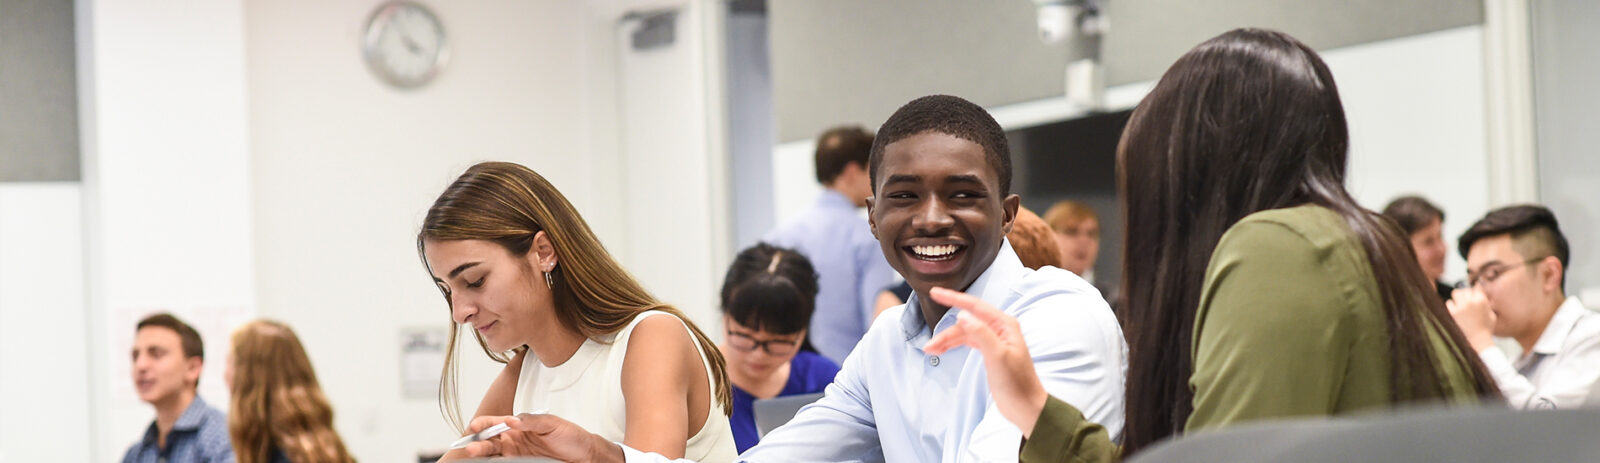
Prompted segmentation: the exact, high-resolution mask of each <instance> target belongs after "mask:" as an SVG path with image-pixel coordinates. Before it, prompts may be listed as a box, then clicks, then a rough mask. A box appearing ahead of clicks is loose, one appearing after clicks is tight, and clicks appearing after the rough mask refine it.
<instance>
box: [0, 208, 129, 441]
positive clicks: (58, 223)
mask: <svg viewBox="0 0 1600 463" xmlns="http://www.w3.org/2000/svg"><path fill="white" fill-rule="evenodd" d="M81 204H82V187H81V185H79V184H78V183H77V182H70V183H66V182H63V183H0V378H5V380H4V381H0V397H6V398H8V399H7V400H0V463H6V462H19V463H20V462H29V461H91V460H93V458H91V457H90V455H91V453H90V447H88V446H84V445H69V444H68V443H69V442H78V441H80V440H81V439H79V438H74V437H67V436H71V435H73V434H74V433H71V432H68V433H66V434H63V430H72V429H80V428H81V427H82V426H83V423H89V422H91V419H92V417H91V415H90V413H89V403H88V401H87V400H85V399H86V398H87V397H89V388H90V383H89V362H88V361H87V359H88V357H89V347H88V343H89V333H88V325H87V323H86V319H85V316H86V314H87V311H86V310H85V307H84V303H85V302H86V301H85V300H84V298H83V234H82V232H81V231H82V230H83V215H82V214H83V208H82V206H81ZM40 346H48V347H47V348H43V349H41V348H40ZM42 372H48V373H47V374H41V373H42ZM109 459H110V457H106V458H101V460H109Z"/></svg>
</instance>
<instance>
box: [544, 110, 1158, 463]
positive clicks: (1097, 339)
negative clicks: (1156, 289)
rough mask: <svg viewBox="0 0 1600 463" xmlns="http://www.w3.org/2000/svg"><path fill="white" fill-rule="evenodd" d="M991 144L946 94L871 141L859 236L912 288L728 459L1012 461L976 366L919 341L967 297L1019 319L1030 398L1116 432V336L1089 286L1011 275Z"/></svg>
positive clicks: (1046, 272) (1005, 213) (965, 355)
mask: <svg viewBox="0 0 1600 463" xmlns="http://www.w3.org/2000/svg"><path fill="white" fill-rule="evenodd" d="M1009 156H1010V153H1009V148H1008V147H1007V145H1006V138H1005V132H1003V131H1002V130H1001V129H1000V126H999V124H997V123H995V121H994V118H992V117H990V116H989V114H988V113H987V112H985V111H984V110H983V108H981V107H978V106H977V105H974V104H972V103H971V102H968V101H966V100H962V99H960V98H956V97H952V96H944V95H935V96H928V97H923V98H918V99H916V100H914V101H912V102H910V103H907V104H906V105H905V106H903V107H901V108H900V109H899V110H898V111H896V112H895V113H894V115H893V116H890V117H889V120H888V121H887V122H885V123H884V125H883V127H882V128H880V129H879V131H878V138H877V140H876V141H875V143H874V144H873V149H872V157H871V162H870V166H871V177H872V181H873V191H874V193H875V197H874V199H873V200H872V201H870V202H869V205H868V209H869V216H870V219H869V220H870V223H871V226H872V231H873V234H874V235H875V236H876V237H877V239H878V241H879V243H880V248H881V249H882V250H883V254H884V256H885V257H887V259H888V261H889V263H890V265H892V266H893V267H894V268H895V270H898V271H899V272H900V273H901V274H902V275H904V276H905V278H906V280H907V281H909V282H911V286H912V288H913V289H914V290H915V291H914V293H913V294H912V296H911V298H910V300H909V301H907V302H906V303H905V304H904V305H901V306H898V307H893V308H890V309H887V310H886V311H884V312H883V314H882V315H880V316H879V317H878V318H877V320H876V321H874V322H873V324H872V327H871V328H870V329H869V330H868V331H867V334H866V336H865V337H864V338H863V339H862V340H861V343H860V344H859V345H857V346H856V349H855V351H854V352H853V353H851V354H850V357H849V358H848V359H846V360H845V363H844V365H843V369H842V370H840V372H839V374H838V376H837V377H836V378H835V380H834V382H833V384H831V385H829V386H828V387H827V390H826V395H825V396H824V397H823V398H822V399H820V400H818V401H817V402H816V403H813V404H811V405H810V406H807V407H806V408H804V409H802V410H800V412H799V413H798V414H796V415H795V417H794V419H793V420H791V421H789V423H788V424H786V425H784V426H783V427H780V428H778V429H776V430H773V431H772V432H771V433H769V434H767V435H766V436H764V437H762V439H761V442H760V443H759V444H756V446H755V447H753V448H751V449H750V450H749V451H747V452H745V453H744V454H743V455H741V456H740V457H739V461H751V462H787V461H796V462H802V461H803V462H826V461H894V462H900V461H917V462H937V461H944V462H956V461H960V462H968V461H1006V462H1015V461H1017V457H1018V451H1019V450H1020V447H1021V443H1022V431H1021V430H1019V429H1017V427H1016V426H1015V425H1012V424H1011V423H1010V422H1009V421H1007V420H1006V418H1005V417H1004V416H1002V415H1001V413H1000V412H999V411H998V410H997V409H996V408H995V404H994V401H993V400H992V398H991V396H990V393H989V389H988V383H987V379H986V376H985V370H984V366H983V356H982V355H981V354H980V353H977V352H974V351H972V350H971V349H968V348H965V347H962V348H955V349H952V350H950V351H948V352H945V353H944V354H943V355H930V354H928V353H926V352H924V351H923V345H924V344H926V343H927V342H928V340H929V339H930V338H931V337H932V335H933V334H934V333H936V332H940V331H943V330H946V329H949V328H950V327H951V326H952V325H954V324H955V323H956V320H957V314H958V313H959V310H958V309H951V308H948V307H945V306H941V305H939V304H936V303H934V302H933V301H932V300H931V299H929V298H928V294H929V291H930V290H932V289H933V288H936V287H942V288H950V289H956V290H961V291H965V292H967V293H969V294H972V295H976V296H978V297H979V298H981V299H983V300H984V301H986V302H988V303H990V304H992V305H994V306H996V307H999V308H1000V310H1002V311H1004V312H1006V313H1008V314H1011V315H1012V316H1014V317H1016V318H1017V319H1019V320H1021V326H1022V327H1023V328H1022V330H1023V335H1024V337H1025V338H1026V339H1027V344H1028V351H1029V352H1030V353H1031V355H1032V361H1033V365H1034V367H1035V369H1036V372H1037V374H1038V375H1039V378H1040V380H1041V382H1042V383H1043V384H1044V388H1045V389H1046V390H1047V391H1048V392H1049V394H1050V395H1054V396H1056V397H1060V398H1063V399H1064V400H1065V401H1067V402H1069V403H1071V404H1072V405H1073V406H1075V407H1079V409H1080V410H1083V412H1084V414H1085V415H1086V416H1087V417H1088V418H1089V419H1090V420H1092V421H1095V422H1098V423H1101V424H1103V425H1104V426H1105V427H1106V428H1107V430H1108V431H1109V432H1110V434H1111V435H1112V436H1117V435H1119V434H1120V431H1121V429H1122V416H1123V413H1122V405H1123V404H1122V402H1123V400H1122V397H1123V373H1124V369H1125V368H1126V362H1125V361H1124V358H1125V351H1126V347H1125V345H1124V343H1123V338H1122V331H1121V329H1120V328H1119V327H1118V325H1117V322H1116V319H1115V317H1114V316H1113V315H1112V313H1111V309H1110V308H1109V307H1108V306H1107V305H1106V302H1105V300H1104V299H1101V298H1100V296H1099V293H1098V292H1097V291H1095V289H1094V287H1093V286H1091V285H1089V283H1088V282H1085V281H1084V280H1083V279H1081V278H1079V277H1077V276H1076V275H1073V274H1072V273H1071V272H1067V271H1065V270H1061V269H1057V268H1050V267H1047V268H1045V269H1043V270H1039V271H1034V270H1030V269H1028V268H1027V267H1024V266H1023V265H1022V262H1021V261H1019V260H1018V259H1017V255H1016V253H1015V252H1014V251H1012V249H1011V246H1010V244H1008V243H1007V242H1006V240H1005V235H1006V232H1007V231H1009V229H1010V228H1011V223H1012V220H1013V219H1014V218H1015V217H1016V212H1017V207H1018V205H1019V203H1020V202H1021V200H1020V198H1018V197H1017V195H1014V194H1011V193H1010V187H1011V185H1010V183H1011V162H1010V158H1009ZM516 426H518V427H520V428H522V429H524V430H528V431H532V432H533V433H534V434H539V435H543V436H547V442H545V443H544V444H543V445H544V447H543V448H544V449H545V450H543V451H542V452H541V453H545V454H547V455H546V456H553V457H557V458H559V459H563V460H568V461H617V460H622V459H626V460H627V461H634V462H645V461H666V459H665V458H663V457H661V456H660V455H657V454H647V453H641V452H638V451H634V450H633V449H630V448H628V447H626V446H621V445H618V444H614V443H610V442H605V441H603V440H601V439H599V438H598V437H596V436H594V435H592V434H588V433H584V432H579V431H581V430H576V429H575V428H574V427H573V426H571V425H570V423H566V422H564V421H563V420H561V419H560V418H558V417H552V416H548V415H541V416H531V415H524V416H523V417H522V420H521V421H520V422H518V423H517V424H516Z"/></svg>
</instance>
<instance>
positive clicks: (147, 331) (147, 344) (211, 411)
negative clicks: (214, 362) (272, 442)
mask: <svg viewBox="0 0 1600 463" xmlns="http://www.w3.org/2000/svg"><path fill="white" fill-rule="evenodd" d="M204 365H205V345H204V344H202V343H201V342H200V333H198V332H196V331H195V330H194V328H193V327H190V326H189V324H188V323H184V322H183V321H182V320H179V319H178V318H177V317H174V316H172V315H168V314H164V313H163V314H156V315H151V316H149V317H146V318H145V319H144V320H140V321H139V326H138V331H137V334H136V335H135V337H134V343H133V384H134V387H135V389H136V390H137V391H138V392H139V400H143V401H144V402H145V403H148V404H150V405H152V406H154V407H155V408H156V420H155V422H153V423H150V427H149V428H148V429H146V430H145V433H144V437H143V438H141V439H140V440H139V441H138V442H135V443H134V444H133V447H130V448H129V449H128V453H127V454H126V455H124V456H123V457H122V461H123V463H145V462H157V461H162V462H174V463H176V462H232V461H233V443H232V442H231V441H230V440H229V439H228V419H227V418H226V417H224V416H223V415H222V412H220V411H217V409H215V408H211V407H210V406H208V405H206V401H204V400H201V399H200V396H199V395H198V394H196V393H195V389H196V388H197V387H199V384H200V370H201V368H202V367H203V366H204Z"/></svg>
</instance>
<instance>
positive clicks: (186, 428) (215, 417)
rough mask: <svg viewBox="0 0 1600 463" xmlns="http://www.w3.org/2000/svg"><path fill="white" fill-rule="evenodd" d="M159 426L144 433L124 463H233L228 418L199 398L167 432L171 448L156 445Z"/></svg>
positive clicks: (152, 424) (153, 426)
mask: <svg viewBox="0 0 1600 463" xmlns="http://www.w3.org/2000/svg"><path fill="white" fill-rule="evenodd" d="M158 432H159V431H157V430H156V423H155V422H154V421H152V422H150V428H148V429H146V430H145V431H144V439H142V440H140V441H139V442H137V443H134V444H133V447H130V448H128V453H127V455H124V456H123V457H122V463H190V462H202V463H224V462H226V463H232V462H233V442H232V440H230V439H229V438H228V418H227V417H226V416H224V415H223V414H222V412H221V411H218V410H217V409H215V408H211V407H210V406H207V405H206V401H204V400H201V399H200V396H195V398H194V401H193V402H190V403H189V408H186V409H184V410H183V416H179V417H178V422H176V423H173V424H172V430H171V431H168V432H167V448H164V449H163V448H160V447H159V446H157V445H156V436H157V433H158Z"/></svg>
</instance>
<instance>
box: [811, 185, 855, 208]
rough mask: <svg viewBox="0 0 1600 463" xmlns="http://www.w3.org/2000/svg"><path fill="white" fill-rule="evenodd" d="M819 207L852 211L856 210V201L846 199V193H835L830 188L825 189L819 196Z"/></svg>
mask: <svg viewBox="0 0 1600 463" xmlns="http://www.w3.org/2000/svg"><path fill="white" fill-rule="evenodd" d="M817 206H818V207H824V208H831V209H848V210H851V211H854V210H856V203H855V201H851V200H850V198H847V197H845V196H844V193H840V192H837V191H834V190H833V189H830V188H823V189H822V194H821V195H817Z"/></svg>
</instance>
